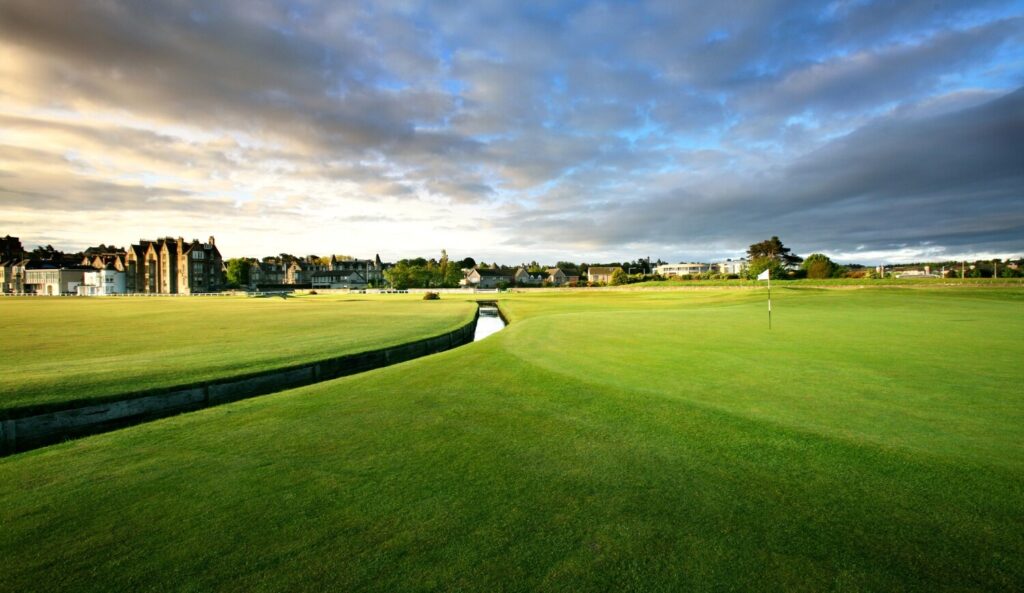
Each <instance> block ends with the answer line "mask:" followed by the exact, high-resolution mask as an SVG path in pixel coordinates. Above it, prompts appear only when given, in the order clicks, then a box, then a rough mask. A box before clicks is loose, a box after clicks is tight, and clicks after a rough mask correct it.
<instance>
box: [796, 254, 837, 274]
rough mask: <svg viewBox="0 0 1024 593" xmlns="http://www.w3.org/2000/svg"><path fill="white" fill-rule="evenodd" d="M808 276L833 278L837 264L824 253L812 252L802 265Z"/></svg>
mask: <svg viewBox="0 0 1024 593" xmlns="http://www.w3.org/2000/svg"><path fill="white" fill-rule="evenodd" d="M800 267H802V268H803V269H804V270H806V271H807V277H808V278H831V277H833V276H834V275H835V273H836V264H835V263H834V262H833V261H832V260H831V259H829V257H828V256H827V255H825V254H823V253H812V254H811V255H808V256H807V259H805V260H804V263H803V264H801V266H800Z"/></svg>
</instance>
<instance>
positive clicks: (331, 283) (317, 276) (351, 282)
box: [310, 270, 366, 288]
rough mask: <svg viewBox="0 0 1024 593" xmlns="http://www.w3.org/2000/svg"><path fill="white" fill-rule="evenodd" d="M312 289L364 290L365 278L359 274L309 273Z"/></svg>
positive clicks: (326, 271) (346, 272)
mask: <svg viewBox="0 0 1024 593" xmlns="http://www.w3.org/2000/svg"><path fill="white" fill-rule="evenodd" d="M310 284H312V286H313V288H366V278H364V277H363V276H362V275H361V274H360V273H359V272H355V271H345V270H323V271H317V272H310Z"/></svg>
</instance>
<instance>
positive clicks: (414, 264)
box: [384, 249, 476, 290]
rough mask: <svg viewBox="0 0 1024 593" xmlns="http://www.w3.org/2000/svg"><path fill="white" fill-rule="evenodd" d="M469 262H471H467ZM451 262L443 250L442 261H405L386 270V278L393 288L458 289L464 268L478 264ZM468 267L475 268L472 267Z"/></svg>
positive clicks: (463, 261) (465, 261) (470, 261)
mask: <svg viewBox="0 0 1024 593" xmlns="http://www.w3.org/2000/svg"><path fill="white" fill-rule="evenodd" d="M467 260H469V261H467ZM467 260H462V261H450V260H449V259H448V252H446V251H444V250H443V249H442V250H441V259H429V260H428V259H424V258H422V257H417V258H414V259H403V260H399V261H398V262H396V263H395V265H393V266H391V267H390V268H388V269H386V270H384V278H385V279H386V280H387V281H388V284H390V285H391V287H392V288H396V289H399V290H405V289H406V288H456V287H458V285H459V281H460V280H462V278H463V274H462V268H463V267H464V265H465V264H467V263H472V264H473V265H475V264H476V262H474V261H472V258H467ZM468 267H473V266H472V265H470V266H468Z"/></svg>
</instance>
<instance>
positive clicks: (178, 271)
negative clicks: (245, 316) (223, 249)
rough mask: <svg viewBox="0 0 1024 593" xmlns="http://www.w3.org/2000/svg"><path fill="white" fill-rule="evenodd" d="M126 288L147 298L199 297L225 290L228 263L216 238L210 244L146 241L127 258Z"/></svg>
mask: <svg viewBox="0 0 1024 593" xmlns="http://www.w3.org/2000/svg"><path fill="white" fill-rule="evenodd" d="M123 266H124V268H125V270H124V271H125V287H126V290H127V291H128V292H132V293H146V294H195V293H202V292H216V291H218V290H221V289H222V288H223V287H224V284H225V279H224V260H223V259H222V258H221V255H220V250H219V249H217V243H216V241H215V239H214V238H213V237H210V239H209V240H208V241H207V242H206V243H200V242H199V241H198V240H196V239H193V240H192V241H191V242H185V240H184V239H183V238H182V237H178V238H177V239H174V238H172V237H166V238H163V239H157V240H155V241H150V240H146V239H143V240H141V241H139V243H138V244H136V245H131V246H130V247H129V248H128V250H127V253H126V254H125V257H124V264H123Z"/></svg>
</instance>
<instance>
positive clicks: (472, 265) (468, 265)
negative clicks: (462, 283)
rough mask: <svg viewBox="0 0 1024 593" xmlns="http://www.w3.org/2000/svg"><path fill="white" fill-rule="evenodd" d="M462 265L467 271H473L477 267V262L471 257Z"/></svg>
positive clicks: (463, 261)
mask: <svg viewBox="0 0 1024 593" xmlns="http://www.w3.org/2000/svg"><path fill="white" fill-rule="evenodd" d="M460 265H461V266H462V267H463V268H464V269H466V270H472V269H473V268H475V267H476V260H475V259H473V258H471V257H467V258H466V259H464V260H462V263H461V264H460Z"/></svg>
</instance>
